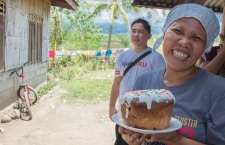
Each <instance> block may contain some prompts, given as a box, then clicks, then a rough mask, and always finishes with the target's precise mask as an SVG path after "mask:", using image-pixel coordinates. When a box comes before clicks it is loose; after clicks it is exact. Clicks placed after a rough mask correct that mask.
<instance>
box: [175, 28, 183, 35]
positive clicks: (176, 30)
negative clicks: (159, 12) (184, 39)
mask: <svg viewBox="0 0 225 145" xmlns="http://www.w3.org/2000/svg"><path fill="white" fill-rule="evenodd" d="M174 32H175V33H177V34H182V32H181V31H180V30H178V29H175V30H174Z"/></svg>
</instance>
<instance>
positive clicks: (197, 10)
mask: <svg viewBox="0 0 225 145" xmlns="http://www.w3.org/2000/svg"><path fill="white" fill-rule="evenodd" d="M185 17H187V18H188V17H189V18H195V19H197V20H198V21H199V22H200V23H201V24H202V26H203V27H204V28H205V31H206V34H207V41H206V48H205V53H207V52H209V51H210V50H211V48H212V46H213V43H214V41H215V38H216V37H217V36H218V34H219V31H220V25H219V21H218V19H217V17H216V15H215V13H214V12H213V11H212V10H211V9H209V8H207V7H205V6H202V5H199V4H194V3H189V4H181V5H177V6H175V7H174V8H172V9H171V11H170V12H169V14H168V16H167V18H166V21H165V23H164V26H163V29H162V33H163V35H164V33H165V32H166V30H167V29H168V27H169V26H170V25H171V24H172V23H173V22H174V21H176V20H178V19H181V18H185ZM162 41H163V36H162V37H160V38H159V39H158V40H157V41H156V43H155V44H154V46H153V50H155V49H157V48H158V47H159V45H161V43H162Z"/></svg>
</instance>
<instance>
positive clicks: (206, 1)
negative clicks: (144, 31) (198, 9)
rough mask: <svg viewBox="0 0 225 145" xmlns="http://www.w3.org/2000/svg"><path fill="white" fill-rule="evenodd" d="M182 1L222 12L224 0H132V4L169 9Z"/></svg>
mask: <svg viewBox="0 0 225 145" xmlns="http://www.w3.org/2000/svg"><path fill="white" fill-rule="evenodd" d="M182 3H197V4H201V5H204V6H206V7H208V8H210V9H212V10H213V11H214V12H215V13H223V6H224V0H133V3H132V6H137V7H146V8H160V9H171V8H172V7H174V6H176V5H178V4H182Z"/></svg>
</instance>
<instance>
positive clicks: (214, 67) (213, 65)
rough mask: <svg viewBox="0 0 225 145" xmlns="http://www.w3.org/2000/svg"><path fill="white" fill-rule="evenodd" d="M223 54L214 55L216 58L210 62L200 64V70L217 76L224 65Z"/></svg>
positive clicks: (224, 55) (224, 56) (224, 54)
mask: <svg viewBox="0 0 225 145" xmlns="http://www.w3.org/2000/svg"><path fill="white" fill-rule="evenodd" d="M221 51H224V50H221ZM224 58H225V53H223V52H220V53H218V54H217V55H216V57H215V58H214V59H213V60H211V61H204V62H202V63H201V64H200V67H201V68H204V69H205V70H206V71H208V72H211V73H213V74H217V73H218V72H219V70H220V68H221V66H222V65H223V64H224V63H225V59H224Z"/></svg>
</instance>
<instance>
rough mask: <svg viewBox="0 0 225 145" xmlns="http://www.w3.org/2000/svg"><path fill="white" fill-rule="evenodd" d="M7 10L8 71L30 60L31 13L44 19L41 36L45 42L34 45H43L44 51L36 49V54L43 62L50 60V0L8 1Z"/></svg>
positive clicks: (6, 47)
mask: <svg viewBox="0 0 225 145" xmlns="http://www.w3.org/2000/svg"><path fill="white" fill-rule="evenodd" d="M6 8H7V11H6V15H7V16H6V42H5V68H6V70H10V69H13V68H15V67H18V66H20V65H21V64H23V63H25V62H27V61H28V59H29V58H28V53H29V51H28V50H29V44H28V42H29V40H28V37H29V21H28V20H29V14H30V13H33V14H35V15H38V16H40V17H42V18H43V26H42V27H43V33H42V34H43V35H42V36H41V37H42V39H43V41H42V42H41V41H39V42H38V43H39V44H32V45H34V46H35V47H38V46H39V45H42V50H41V51H37V49H35V52H34V53H38V55H36V56H38V57H39V56H41V57H42V58H43V59H42V61H46V60H48V49H49V21H50V2H49V1H48V0H7V1H6ZM36 31H37V30H36ZM12 58H13V59H12Z"/></svg>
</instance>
